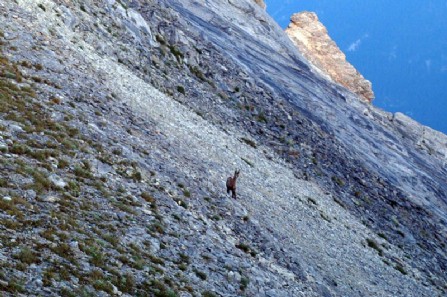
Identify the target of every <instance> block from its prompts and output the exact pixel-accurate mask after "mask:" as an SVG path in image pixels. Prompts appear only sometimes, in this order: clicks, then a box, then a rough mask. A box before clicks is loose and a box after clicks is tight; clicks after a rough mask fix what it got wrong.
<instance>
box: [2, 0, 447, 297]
mask: <svg viewBox="0 0 447 297" xmlns="http://www.w3.org/2000/svg"><path fill="white" fill-rule="evenodd" d="M0 14H1V16H0V32H1V35H0V36H1V57H0V62H1V68H0V70H1V77H0V83H1V85H0V87H1V88H0V91H1V92H0V99H1V104H0V110H1V119H0V135H1V137H0V151H1V155H0V160H1V163H0V166H1V170H0V173H1V180H0V211H1V212H0V220H1V225H0V238H1V245H0V264H1V265H0V267H1V268H0V289H1V291H2V293H3V294H4V295H6V296H15V295H23V296H56V295H59V296H108V295H111V296H208V297H209V296H443V295H444V294H445V293H446V290H447V287H446V280H447V276H446V263H447V256H446V254H445V244H446V229H445V226H446V222H445V214H446V205H445V202H446V200H445V198H446V194H445V193H446V188H445V187H446V186H445V183H443V182H442V181H444V182H445V176H446V175H445V174H446V164H445V155H444V154H445V143H446V141H445V139H446V138H445V136H444V135H442V134H440V133H439V134H438V133H437V132H435V131H431V130H430V129H428V128H425V127H422V126H420V125H419V124H417V123H413V122H412V121H411V120H410V119H408V118H405V117H404V116H402V115H400V114H397V115H391V114H387V113H385V112H383V111H380V110H377V109H375V108H374V107H372V106H370V105H367V104H364V103H362V102H360V101H359V100H357V98H355V96H354V95H353V94H351V93H349V92H348V91H346V90H344V89H342V88H341V87H339V86H336V85H333V84H331V83H329V82H327V81H326V80H324V79H323V78H321V77H319V76H318V75H316V74H314V73H313V72H312V71H311V70H310V68H309V67H308V66H307V62H306V61H305V60H304V59H303V58H302V57H301V56H300V54H299V53H297V52H296V50H295V49H294V47H293V45H292V44H291V43H290V42H289V41H288V40H287V38H286V37H285V35H284V34H282V32H281V31H280V28H278V27H277V26H276V25H275V24H273V23H272V21H271V20H270V19H269V17H268V16H267V15H265V12H264V11H263V10H262V9H261V8H259V7H257V6H256V5H253V3H251V2H246V1H228V2H227V1H214V2H213V1H123V0H121V1H113V0H108V1H62V0H60V1H56V0H53V1H50V0H39V1H31V0H17V1H8V2H7V3H3V2H2V3H0ZM236 168H240V169H241V177H240V180H239V184H238V195H239V197H238V199H237V200H233V199H231V198H230V197H229V196H227V195H226V193H225V180H226V177H227V176H229V175H230V174H232V172H233V171H234V169H236Z"/></svg>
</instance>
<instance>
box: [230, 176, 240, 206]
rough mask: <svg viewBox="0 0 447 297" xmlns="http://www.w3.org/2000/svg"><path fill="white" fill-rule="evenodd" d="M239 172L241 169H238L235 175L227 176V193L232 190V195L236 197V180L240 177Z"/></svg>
mask: <svg viewBox="0 0 447 297" xmlns="http://www.w3.org/2000/svg"><path fill="white" fill-rule="evenodd" d="M239 173H240V170H236V171H235V172H234V175H233V177H231V176H230V177H229V178H227V194H229V193H230V191H231V197H232V198H234V199H236V181H237V178H238V177H239Z"/></svg>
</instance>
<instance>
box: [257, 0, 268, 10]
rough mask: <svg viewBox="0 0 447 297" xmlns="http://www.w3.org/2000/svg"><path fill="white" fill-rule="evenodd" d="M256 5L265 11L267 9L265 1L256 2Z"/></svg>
mask: <svg viewBox="0 0 447 297" xmlns="http://www.w3.org/2000/svg"><path fill="white" fill-rule="evenodd" d="M254 1H255V3H256V4H258V5H259V6H261V7H262V8H263V9H266V8H267V5H265V2H264V0H254Z"/></svg>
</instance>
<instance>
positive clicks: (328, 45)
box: [286, 12, 374, 101]
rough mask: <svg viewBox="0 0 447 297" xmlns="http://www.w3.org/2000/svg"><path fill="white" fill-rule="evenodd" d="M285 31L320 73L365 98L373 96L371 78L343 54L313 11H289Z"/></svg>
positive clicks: (370, 98)
mask: <svg viewBox="0 0 447 297" xmlns="http://www.w3.org/2000/svg"><path fill="white" fill-rule="evenodd" d="M286 34H287V35H288V36H289V37H290V39H291V40H292V41H293V43H294V44H295V45H296V46H297V48H298V50H299V51H300V52H301V53H302V54H303V55H304V57H306V59H308V60H309V62H310V63H311V64H312V65H314V66H315V67H316V68H317V69H318V70H319V71H321V72H322V73H323V74H325V75H327V76H328V77H329V78H330V79H332V80H333V81H334V82H336V83H339V84H341V85H342V86H344V87H346V88H347V89H348V90H350V91H351V92H354V93H355V94H357V95H359V96H360V98H362V99H364V100H366V101H371V100H372V99H373V98H374V93H373V91H372V87H371V82H370V81H368V80H366V79H365V78H364V77H363V76H362V75H361V74H360V73H359V72H358V71H357V70H356V69H355V68H354V67H353V66H352V65H351V64H350V63H349V62H348V61H346V56H345V54H344V53H343V52H342V51H341V50H340V49H339V48H338V46H337V44H336V43H335V42H334V41H333V40H332V39H331V38H330V36H329V35H328V32H327V29H326V27H324V25H323V24H322V23H321V22H320V21H319V20H318V17H317V15H316V14H315V13H313V12H301V13H296V14H294V15H292V17H291V22H290V24H289V26H288V27H287V29H286Z"/></svg>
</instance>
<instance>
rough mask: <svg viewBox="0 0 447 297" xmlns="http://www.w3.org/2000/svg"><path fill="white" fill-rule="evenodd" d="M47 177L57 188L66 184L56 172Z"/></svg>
mask: <svg viewBox="0 0 447 297" xmlns="http://www.w3.org/2000/svg"><path fill="white" fill-rule="evenodd" d="M48 179H49V180H50V181H51V182H52V183H53V184H54V185H55V186H56V187H58V188H61V189H63V188H65V187H66V186H67V183H66V182H65V181H64V180H63V179H62V178H61V177H59V176H58V175H56V174H51V175H50V176H49V177H48Z"/></svg>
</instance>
